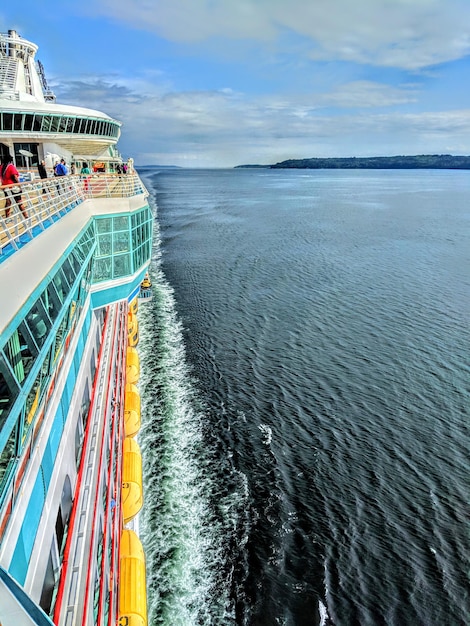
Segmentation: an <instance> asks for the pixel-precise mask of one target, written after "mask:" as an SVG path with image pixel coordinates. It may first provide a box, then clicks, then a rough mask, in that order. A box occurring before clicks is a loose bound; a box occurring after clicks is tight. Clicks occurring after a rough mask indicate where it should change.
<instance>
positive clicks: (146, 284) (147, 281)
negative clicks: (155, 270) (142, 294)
mask: <svg viewBox="0 0 470 626" xmlns="http://www.w3.org/2000/svg"><path fill="white" fill-rule="evenodd" d="M140 286H141V288H142V289H149V288H150V287H151V286H152V282H151V280H150V276H149V275H148V273H147V274H145V277H144V280H143V281H142V282H141V283H140Z"/></svg>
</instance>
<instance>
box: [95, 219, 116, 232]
mask: <svg viewBox="0 0 470 626" xmlns="http://www.w3.org/2000/svg"><path fill="white" fill-rule="evenodd" d="M111 224H112V222H111V218H109V217H106V218H104V219H102V220H100V219H99V220H96V228H97V231H98V232H99V233H110V232H111Z"/></svg>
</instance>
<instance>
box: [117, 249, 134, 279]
mask: <svg viewBox="0 0 470 626" xmlns="http://www.w3.org/2000/svg"><path fill="white" fill-rule="evenodd" d="M113 264H114V271H113V278H119V276H125V275H126V274H130V273H131V267H130V255H129V254H120V255H119V256H116V257H113Z"/></svg>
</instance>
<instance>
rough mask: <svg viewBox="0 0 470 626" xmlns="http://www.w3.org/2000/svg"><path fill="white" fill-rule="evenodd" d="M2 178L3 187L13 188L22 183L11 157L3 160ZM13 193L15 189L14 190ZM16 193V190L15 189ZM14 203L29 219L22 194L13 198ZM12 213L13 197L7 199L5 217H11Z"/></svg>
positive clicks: (0, 173) (0, 172) (0, 171)
mask: <svg viewBox="0 0 470 626" xmlns="http://www.w3.org/2000/svg"><path fill="white" fill-rule="evenodd" d="M0 176H1V180H2V185H4V186H8V187H13V185H18V183H19V182H20V176H19V174H18V170H17V169H16V167H15V166H14V164H13V157H12V156H11V155H7V156H6V157H4V158H3V161H2V165H1V168H0ZM12 191H13V189H12ZM15 191H16V189H15ZM13 199H14V201H15V202H16V204H17V206H18V208H19V209H20V211H21V212H22V213H23V215H24V216H25V217H28V215H27V213H26V210H25V208H24V206H23V203H22V201H21V194H19V195H14V196H13ZM10 211H11V197H10V196H7V197H6V198H5V217H9V215H10Z"/></svg>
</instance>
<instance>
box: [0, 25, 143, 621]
mask: <svg viewBox="0 0 470 626" xmlns="http://www.w3.org/2000/svg"><path fill="white" fill-rule="evenodd" d="M36 50H37V47H36V46H35V45H34V44H32V43H31V42H29V41H27V40H25V39H23V38H21V37H20V36H19V35H18V34H17V33H16V32H14V31H9V32H8V33H5V34H0V151H1V155H0V156H4V155H6V154H10V155H12V156H13V157H14V160H15V163H16V166H17V167H18V169H19V170H20V172H22V174H23V179H24V181H25V182H21V183H20V184H19V185H18V188H9V187H8V188H7V187H4V188H2V189H1V190H0V191H1V192H2V193H1V194H0V293H1V306H0V333H1V335H0V453H1V457H0V623H2V624H13V623H14V624H15V626H22V625H23V624H51V623H54V624H57V625H59V624H60V625H66V624H67V625H69V624H70V625H77V626H78V625H82V624H83V625H92V624H93V625H94V624H99V625H105V624H109V625H110V624H113V625H114V624H116V623H117V622H118V621H119V623H121V624H139V625H145V624H146V596H145V594H146V589H145V558H144V555H143V552H142V547H141V544H140V541H139V538H138V532H137V531H138V528H137V526H135V521H136V515H137V514H138V512H139V510H140V508H141V506H142V502H143V494H142V461H141V456H140V450H139V446H138V443H137V440H136V436H137V434H138V430H139V427H140V397H139V391H138V387H137V385H136V383H137V382H138V377H139V360H138V353H137V350H136V347H135V346H136V344H137V341H138V327H137V319H136V312H137V297H138V295H139V292H140V285H141V282H142V281H143V279H144V277H145V275H146V272H147V269H148V265H149V260H150V255H151V244H152V221H153V217H152V213H151V210H150V207H149V205H148V193H147V191H146V189H145V187H144V186H143V184H142V182H141V181H140V179H139V177H138V175H137V174H136V172H135V171H133V169H132V168H131V169H130V170H129V172H128V173H126V174H115V173H112V170H113V166H114V165H115V164H118V163H119V162H120V160H121V159H120V156H119V153H118V151H117V148H116V142H117V140H118V137H119V134H120V123H119V122H117V121H116V120H113V119H111V118H109V117H108V116H106V115H105V114H103V113H100V112H98V111H93V110H88V109H85V108H83V107H70V106H61V105H59V104H57V103H56V102H55V97H54V95H53V94H52V92H51V91H50V90H49V88H48V86H47V82H46V79H45V76H44V70H43V68H42V65H41V64H39V63H38V62H37V61H36V60H35V53H36ZM58 157H63V158H65V159H66V160H67V162H68V163H73V162H74V161H76V162H77V163H79V161H81V160H82V159H83V160H86V161H88V162H89V163H90V165H92V164H93V163H94V162H99V163H101V164H104V169H105V172H104V173H99V174H90V175H86V176H79V175H68V176H63V177H60V178H59V177H57V178H54V177H52V176H51V177H49V178H46V179H39V178H38V177H37V176H36V175H35V172H34V170H35V169H36V166H37V164H38V163H39V162H40V161H41V160H45V161H46V164H47V162H48V160H49V167H52V161H53V160H54V159H56V158H58ZM20 196H21V202H22V204H23V206H24V207H25V209H26V210H25V212H24V213H22V212H21V211H19V209H18V198H19V197H20ZM7 203H9V204H10V205H11V209H10V211H9V216H8V217H5V205H6V204H7ZM25 214H26V215H27V217H25Z"/></svg>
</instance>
